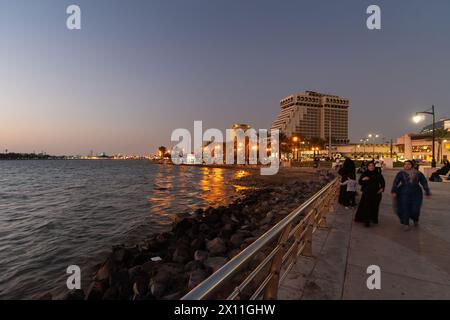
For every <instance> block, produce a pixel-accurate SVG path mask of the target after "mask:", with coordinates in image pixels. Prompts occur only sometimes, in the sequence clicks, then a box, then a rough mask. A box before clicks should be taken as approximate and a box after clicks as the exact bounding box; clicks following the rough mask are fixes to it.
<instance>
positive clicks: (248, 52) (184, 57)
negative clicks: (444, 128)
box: [0, 0, 450, 154]
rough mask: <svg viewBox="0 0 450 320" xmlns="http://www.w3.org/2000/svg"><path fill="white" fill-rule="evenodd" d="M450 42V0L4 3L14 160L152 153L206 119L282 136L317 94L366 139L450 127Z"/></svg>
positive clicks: (1, 64) (1, 16) (2, 61)
mask: <svg viewBox="0 0 450 320" xmlns="http://www.w3.org/2000/svg"><path fill="white" fill-rule="evenodd" d="M69 4H78V5H80V7H81V10H82V30H80V31H69V30H68V29H66V18H67V15H66V13H65V10H66V7H67V6H68V5H69ZM370 4H378V5H380V6H381V9H382V30H381V31H369V30H368V29H367V28H366V22H365V21H366V18H367V15H366V13H365V11H366V8H367V7H368V6H369V5H370ZM449 34H450V1H448V0H429V1H425V0H422V1H416V0H396V1H375V0H372V1H365V0H342V1H335V0H329V1H325V0H321V1H318V0H311V1H300V0H297V1H287V0H283V1H275V0H273V1H264V0H239V1H238V0H226V1H225V0H177V1H175V0H161V1H153V0H148V1H143V0H142V1H141V0H133V1H125V0H123V1H115V0H89V1H87V0H86V1H85V0H71V1H63V0H52V1H50V0H49V1H46V0H41V1H37V0H36V1H24V0H0V120H1V124H0V150H3V149H6V148H7V149H9V150H10V151H17V152H31V151H33V150H36V151H37V152H38V151H41V150H44V151H46V152H47V153H50V154H88V153H89V151H90V150H94V152H103V151H104V152H107V153H109V154H112V153H119V152H122V153H140V154H143V153H150V152H154V151H155V149H156V148H157V147H158V146H159V145H161V144H165V145H168V144H169V141H170V134H171V132H172V130H173V129H175V128H182V127H184V128H188V129H192V128H193V121H194V120H203V122H204V128H205V129H206V128H211V127H214V128H219V129H224V128H228V127H229V126H230V125H231V124H232V123H234V122H244V123H250V124H251V125H253V126H254V127H256V128H268V127H270V125H271V123H272V121H273V120H274V118H275V117H276V115H277V113H278V110H279V100H280V98H282V97H284V96H286V95H289V94H291V93H295V92H300V91H304V90H315V91H320V92H326V93H332V94H338V95H342V96H344V97H347V98H349V99H350V100H351V109H350V138H351V139H352V140H353V141H358V140H359V139H360V138H361V137H363V136H366V135H367V133H368V132H377V133H380V134H382V135H383V136H385V137H387V138H391V137H394V138H395V137H397V136H398V135H401V134H403V133H406V132H413V131H416V130H418V129H419V128H418V127H417V126H416V125H414V124H413V123H412V122H411V115H412V114H413V113H414V112H415V111H418V110H423V109H426V108H427V107H428V106H430V105H431V104H435V105H436V108H437V110H438V116H450V36H449Z"/></svg>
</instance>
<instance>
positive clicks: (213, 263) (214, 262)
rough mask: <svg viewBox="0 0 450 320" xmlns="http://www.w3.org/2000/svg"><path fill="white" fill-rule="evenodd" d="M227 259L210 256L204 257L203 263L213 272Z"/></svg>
mask: <svg viewBox="0 0 450 320" xmlns="http://www.w3.org/2000/svg"><path fill="white" fill-rule="evenodd" d="M227 261H228V259H227V258H225V257H211V258H208V259H206V261H205V262H204V265H205V266H206V267H208V268H211V269H212V271H213V272H216V271H217V270H219V269H220V268H221V267H222V266H223V265H224V264H225V263H227Z"/></svg>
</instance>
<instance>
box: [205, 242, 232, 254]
mask: <svg viewBox="0 0 450 320" xmlns="http://www.w3.org/2000/svg"><path fill="white" fill-rule="evenodd" d="M206 247H207V248H208V251H209V252H210V253H212V254H220V253H224V252H225V251H227V247H226V246H225V242H224V241H223V239H221V238H214V239H213V240H211V241H208V242H207V243H206Z"/></svg>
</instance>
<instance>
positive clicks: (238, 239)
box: [230, 232, 245, 248]
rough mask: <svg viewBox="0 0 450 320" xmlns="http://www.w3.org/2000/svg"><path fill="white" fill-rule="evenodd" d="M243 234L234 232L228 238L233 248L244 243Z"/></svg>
mask: <svg viewBox="0 0 450 320" xmlns="http://www.w3.org/2000/svg"><path fill="white" fill-rule="evenodd" d="M244 237H245V236H244V234H243V233H241V232H236V233H235V234H233V235H232V236H231V238H230V245H231V246H232V247H233V248H239V247H240V246H241V244H242V243H243V241H244Z"/></svg>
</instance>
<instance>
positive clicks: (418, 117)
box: [413, 105, 436, 168]
mask: <svg viewBox="0 0 450 320" xmlns="http://www.w3.org/2000/svg"><path fill="white" fill-rule="evenodd" d="M421 114H422V115H423V114H430V115H432V117H433V124H432V130H433V142H432V146H431V150H432V151H431V153H432V156H431V167H432V168H436V157H435V155H436V153H435V152H436V151H435V143H436V142H435V141H436V133H435V131H436V130H435V129H436V128H435V126H436V113H435V112H434V105H432V106H431V109H428V110H425V111H420V112H416V115H415V116H414V117H413V121H414V122H415V123H419V122H421V121H422V120H423V119H424V116H421Z"/></svg>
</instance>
